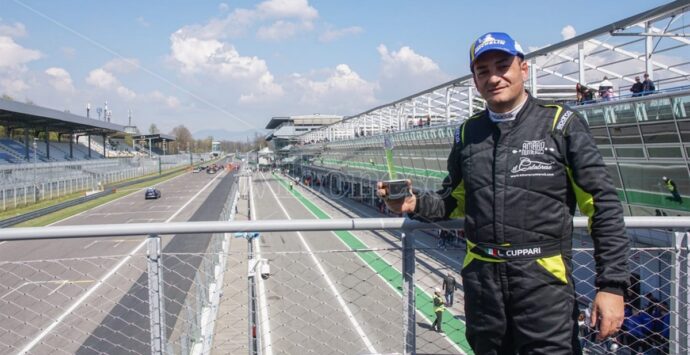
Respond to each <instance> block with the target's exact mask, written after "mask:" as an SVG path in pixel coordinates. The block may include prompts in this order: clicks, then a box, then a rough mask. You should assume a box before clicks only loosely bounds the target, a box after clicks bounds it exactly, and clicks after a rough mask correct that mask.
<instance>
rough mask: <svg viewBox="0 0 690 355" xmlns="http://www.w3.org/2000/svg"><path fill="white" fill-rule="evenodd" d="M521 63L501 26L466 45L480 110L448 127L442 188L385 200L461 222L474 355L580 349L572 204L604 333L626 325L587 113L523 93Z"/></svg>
mask: <svg viewBox="0 0 690 355" xmlns="http://www.w3.org/2000/svg"><path fill="white" fill-rule="evenodd" d="M523 59H524V55H523V53H522V49H521V48H520V46H519V45H518V44H517V43H516V42H515V41H514V40H513V39H512V38H510V36H508V35H507V34H505V33H487V34H486V35H484V36H482V37H480V38H479V39H478V40H477V41H476V42H475V43H474V44H473V45H472V48H471V53H470V62H471V67H472V72H473V75H474V81H475V86H476V87H477V90H478V91H479V92H480V94H482V97H483V98H484V99H485V100H486V101H487V106H488V110H485V111H482V112H480V113H479V114H476V115H474V116H472V117H471V118H469V119H468V120H466V121H465V122H464V123H463V124H462V125H461V126H460V127H459V128H458V129H457V130H456V132H455V143H454V145H453V148H452V150H451V153H450V156H449V157H448V176H447V177H446V179H445V180H444V182H443V189H442V190H441V191H438V192H427V193H416V194H412V196H409V197H406V198H404V199H399V200H387V201H386V202H387V204H388V205H389V208H390V209H391V210H393V211H401V212H405V213H408V214H409V215H410V216H411V217H412V218H415V219H420V220H426V221H439V220H443V219H448V218H461V217H464V218H465V233H466V238H467V247H468V251H467V254H466V258H465V260H464V264H463V269H462V281H463V289H464V293H465V317H466V321H467V332H466V336H467V339H468V341H469V344H470V346H471V347H472V349H473V350H474V352H475V353H477V354H514V353H520V354H523V353H529V354H534V353H539V354H571V353H579V352H580V349H579V342H578V341H577V332H578V325H577V316H578V314H579V311H578V309H577V304H576V301H575V291H574V287H573V279H572V277H571V272H572V266H571V259H572V229H573V225H572V216H573V214H574V213H575V208H576V205H578V206H579V208H580V211H581V213H582V214H583V215H586V216H588V217H589V232H590V234H591V236H592V239H593V241H594V247H595V252H594V258H595V262H596V272H597V277H596V280H595V286H596V287H597V288H598V292H597V296H596V297H595V300H594V302H593V316H592V318H593V322H597V323H598V326H599V328H600V334H599V338H600V339H603V338H605V337H608V336H610V335H612V334H613V333H615V332H616V331H617V330H618V329H620V326H621V323H622V321H623V293H624V290H625V289H626V288H627V286H628V282H629V271H628V266H627V253H628V240H627V237H626V236H625V226H624V223H623V209H622V207H621V204H620V202H619V200H618V197H617V194H616V190H615V188H614V186H613V183H612V180H611V178H610V177H609V174H608V172H607V169H606V166H605V165H604V162H603V159H602V157H601V155H600V154H599V151H598V150H597V147H596V145H595V143H594V140H593V138H592V136H591V134H590V133H589V129H588V127H587V123H586V121H584V120H583V119H582V118H581V117H580V116H579V115H578V114H576V113H575V112H573V111H571V110H569V109H568V108H567V107H564V106H561V105H556V104H552V103H549V102H544V101H541V100H537V99H535V98H533V97H531V96H530V95H529V94H528V93H527V92H526V91H525V89H524V84H523V82H524V81H525V80H526V79H527V77H528V73H529V69H528V65H527V63H526V62H524V60H523ZM378 187H379V190H378V193H379V194H380V195H381V196H384V197H385V196H386V189H385V187H384V184H382V183H379V186H378Z"/></svg>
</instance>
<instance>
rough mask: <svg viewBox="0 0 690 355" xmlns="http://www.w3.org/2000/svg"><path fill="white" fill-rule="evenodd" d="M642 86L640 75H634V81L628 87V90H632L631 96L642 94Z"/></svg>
mask: <svg viewBox="0 0 690 355" xmlns="http://www.w3.org/2000/svg"><path fill="white" fill-rule="evenodd" d="M642 86H643V85H642V82H641V81H640V77H639V76H636V77H635V83H634V84H632V86H631V87H630V92H632V96H633V97H635V96H640V95H642V91H643V90H644V89H643V88H642Z"/></svg>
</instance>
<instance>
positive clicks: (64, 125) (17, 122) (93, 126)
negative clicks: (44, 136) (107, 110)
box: [0, 99, 125, 135]
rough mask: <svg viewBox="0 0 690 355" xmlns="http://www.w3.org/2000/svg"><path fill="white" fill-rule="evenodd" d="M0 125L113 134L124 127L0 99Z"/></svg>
mask: <svg viewBox="0 0 690 355" xmlns="http://www.w3.org/2000/svg"><path fill="white" fill-rule="evenodd" d="M0 125H3V126H6V127H9V128H30V129H34V130H40V131H43V130H46V129H47V130H48V131H52V132H58V133H75V134H93V135H101V134H106V135H107V134H115V133H124V128H125V127H124V126H121V125H118V124H115V123H110V122H104V121H98V120H94V119H90V118H86V117H83V116H78V115H75V114H72V113H69V112H62V111H58V110H53V109H50V108H46V107H40V106H35V105H30V104H25V103H21V102H16V101H11V100H5V99H0Z"/></svg>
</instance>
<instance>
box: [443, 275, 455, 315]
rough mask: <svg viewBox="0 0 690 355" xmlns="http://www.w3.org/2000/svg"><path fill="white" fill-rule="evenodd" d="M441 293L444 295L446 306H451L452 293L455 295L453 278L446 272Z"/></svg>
mask: <svg viewBox="0 0 690 355" xmlns="http://www.w3.org/2000/svg"><path fill="white" fill-rule="evenodd" d="M443 291H444V292H443V294H444V296H445V297H446V307H453V295H455V278H454V277H453V274H451V273H450V272H448V274H446V277H445V278H443Z"/></svg>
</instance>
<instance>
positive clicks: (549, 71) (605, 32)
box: [299, 0, 690, 143]
mask: <svg viewBox="0 0 690 355" xmlns="http://www.w3.org/2000/svg"><path fill="white" fill-rule="evenodd" d="M688 10H690V0H677V1H673V2H670V3H668V4H665V5H661V6H658V7H656V8H653V9H650V10H647V11H644V12H642V13H639V14H636V15H633V16H630V17H627V18H625V19H623V20H620V21H616V22H613V23H610V24H608V25H605V26H601V27H599V28H596V29H594V30H591V31H588V32H585V33H583V34H581V35H578V36H575V37H573V38H570V39H566V40H564V41H562V42H559V43H556V44H553V45H547V46H545V47H543V48H538V49H534V50H533V51H532V52H530V53H528V54H527V55H526V56H525V60H526V61H527V62H528V63H529V64H530V75H529V78H528V80H527V82H526V83H525V84H526V87H527V88H528V89H529V90H530V92H531V93H532V94H533V95H535V96H537V97H542V98H548V99H557V100H574V99H575V84H577V83H578V82H579V83H582V84H585V85H589V86H592V87H594V88H597V87H598V84H599V82H600V81H602V80H603V77H604V76H607V77H608V79H609V80H610V81H611V82H612V83H613V85H614V88H615V89H616V93H617V94H620V95H625V94H629V91H628V90H629V88H630V86H631V85H632V84H633V83H634V82H635V80H634V78H635V77H636V76H642V74H644V73H645V72H648V73H649V74H650V76H651V78H652V79H653V80H654V83H655V84H656V86H657V89H663V88H670V87H677V86H684V85H690V46H689V45H690V32H688V33H687V34H686V29H688V28H689V27H690V21H687V22H688V23H687V24H686V17H688ZM513 36H514V37H515V38H516V39H517V40H518V42H519V41H520V34H519V33H513ZM523 44H524V43H523ZM467 71H468V72H469V68H467ZM483 108H484V101H483V100H482V99H481V97H480V95H479V93H478V92H477V91H476V89H475V88H474V82H473V80H472V74H469V73H468V74H467V75H465V76H462V77H460V78H457V79H454V80H451V81H448V82H446V83H443V84H440V85H438V86H435V87H432V88H430V89H427V90H424V91H422V92H419V93H416V94H413V95H410V96H407V97H405V98H402V99H399V100H396V101H394V102H391V103H388V104H384V105H381V106H378V107H375V108H372V109H370V110H367V111H365V112H362V113H359V114H357V115H354V116H351V117H348V118H345V119H343V120H342V121H340V122H338V123H334V124H331V125H328V126H324V127H322V128H320V129H317V130H313V131H310V132H306V133H304V134H302V135H301V136H299V137H300V139H301V140H302V142H305V143H307V142H310V141H322V140H331V141H332V140H339V139H352V138H355V132H360V133H361V132H362V131H364V132H366V134H367V135H369V134H378V133H384V132H385V131H386V130H388V129H391V130H401V129H406V128H409V126H410V123H412V124H414V123H416V121H417V120H419V119H420V118H421V119H424V120H426V118H427V117H428V118H430V119H431V120H432V121H433V122H434V123H437V122H439V121H445V122H446V123H450V122H462V121H463V120H465V119H467V118H468V117H469V116H471V115H472V114H474V113H476V112H478V111H480V110H482V109H483Z"/></svg>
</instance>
